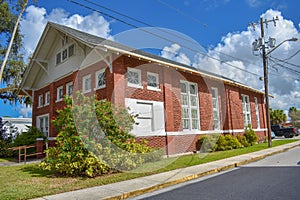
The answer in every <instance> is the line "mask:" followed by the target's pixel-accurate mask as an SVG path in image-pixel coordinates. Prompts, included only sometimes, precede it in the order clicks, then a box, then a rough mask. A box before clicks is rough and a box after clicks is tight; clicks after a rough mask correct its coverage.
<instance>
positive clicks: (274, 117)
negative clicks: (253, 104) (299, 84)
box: [270, 109, 287, 125]
mask: <svg viewBox="0 0 300 200" xmlns="http://www.w3.org/2000/svg"><path fill="white" fill-rule="evenodd" d="M270 119H271V124H272V125H274V124H282V123H284V122H286V119H287V116H286V114H285V113H284V111H283V110H272V109H270Z"/></svg>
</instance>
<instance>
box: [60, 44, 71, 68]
mask: <svg viewBox="0 0 300 200" xmlns="http://www.w3.org/2000/svg"><path fill="white" fill-rule="evenodd" d="M74 54H75V45H74V44H71V45H70V46H65V47H64V49H63V50H62V51H60V52H58V53H57V54H56V65H58V64H60V63H62V62H63V61H65V60H67V59H68V58H70V57H71V56H73V55H74Z"/></svg>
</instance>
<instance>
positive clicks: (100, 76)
mask: <svg viewBox="0 0 300 200" xmlns="http://www.w3.org/2000/svg"><path fill="white" fill-rule="evenodd" d="M95 80H96V89H100V88H104V87H105V86H106V73H105V69H101V70H99V71H97V72H96V79H95Z"/></svg>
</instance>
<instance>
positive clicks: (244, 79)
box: [163, 1, 300, 110]
mask: <svg viewBox="0 0 300 200" xmlns="http://www.w3.org/2000/svg"><path fill="white" fill-rule="evenodd" d="M252 3H254V1H252ZM276 16H278V18H279V20H278V21H276V26H275V27H274V24H273V22H270V23H269V24H268V28H266V29H265V35H266V41H268V40H269V37H273V38H276V41H277V42H276V45H278V44H280V43H281V42H282V41H284V40H286V39H290V38H293V37H297V38H299V39H300V34H299V31H298V30H297V27H296V26H297V25H298V26H300V24H297V25H294V23H293V22H292V21H290V20H287V19H284V17H283V16H282V14H281V12H279V11H276V10H272V9H270V10H268V11H266V12H265V13H264V14H262V15H261V17H263V18H266V19H272V18H273V17H276ZM260 34H261V33H260V27H259V26H258V27H257V28H256V30H255V31H254V30H253V29H252V28H251V27H249V28H248V29H247V30H245V31H242V32H235V33H228V34H227V35H226V36H224V37H223V38H222V39H221V42H220V43H219V44H218V45H217V46H216V47H215V48H213V49H210V50H209V51H208V53H207V56H204V55H203V54H197V55H195V57H194V60H191V63H192V64H191V65H192V66H194V67H197V68H199V69H202V70H207V71H210V72H213V73H217V74H220V75H223V76H225V77H228V78H231V79H233V80H236V81H238V82H241V83H243V84H246V85H248V86H250V87H254V88H256V89H258V90H263V89H264V82H263V81H260V77H263V67H262V65H263V64H262V56H261V55H260V54H258V55H257V56H256V55H254V54H253V52H252V42H253V41H254V40H255V39H258V38H259V37H260ZM299 49H300V42H285V43H283V44H282V45H280V47H278V48H276V50H274V51H273V52H272V53H271V54H270V56H272V57H273V59H280V60H284V59H286V58H289V57H290V56H291V55H293V54H295V53H296V52H297V51H298V50H299ZM181 50H182V49H180V46H179V45H172V46H171V47H166V48H165V49H164V51H163V56H164V57H167V58H170V59H173V60H176V59H178V55H180V53H181V54H184V52H180V51H181ZM268 50H269V51H270V49H268ZM257 53H259V52H257ZM270 56H269V58H271V57H270ZM211 57H213V58H215V59H212V58H211ZM219 60H220V61H221V62H220V61H219ZM275 61H276V60H274V61H272V60H269V62H268V67H269V92H270V93H271V94H272V95H274V96H275V99H271V100H270V102H271V107H272V108H274V109H284V110H288V109H289V107H291V106H296V107H297V108H299V109H300V98H295V96H296V95H295V94H296V93H297V94H298V91H300V83H299V82H300V81H298V80H299V79H300V78H299V76H300V69H299V67H295V66H293V65H290V64H287V63H284V62H279V61H278V60H277V61H276V62H275ZM286 61H287V62H289V63H292V64H295V65H299V63H300V53H299V54H297V55H295V56H294V57H292V58H291V59H289V60H286ZM229 65H232V66H229ZM287 67H288V68H289V69H288V68H287ZM236 68H240V69H241V70H239V69H236ZM293 70H294V71H293ZM245 71H248V72H251V73H247V72H245ZM296 71H299V73H296ZM253 74H254V75H253ZM298 96H300V94H298ZM294 104H295V105H294Z"/></svg>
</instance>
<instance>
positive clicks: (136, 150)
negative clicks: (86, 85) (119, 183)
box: [40, 93, 161, 177]
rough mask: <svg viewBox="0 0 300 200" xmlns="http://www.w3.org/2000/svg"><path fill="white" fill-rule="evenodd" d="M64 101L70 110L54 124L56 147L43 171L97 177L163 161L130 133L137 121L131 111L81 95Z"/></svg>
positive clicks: (59, 114)
mask: <svg viewBox="0 0 300 200" xmlns="http://www.w3.org/2000/svg"><path fill="white" fill-rule="evenodd" d="M64 101H65V104H66V106H65V107H64V108H63V109H62V110H59V111H57V117H56V118H55V119H53V120H52V124H53V125H54V127H55V128H56V130H57V131H58V135H57V137H56V146H55V147H51V148H49V149H48V150H46V151H47V153H48V157H47V158H46V159H45V160H44V161H43V162H42V163H41V164H40V167H41V168H42V169H45V170H51V171H55V172H59V173H61V174H65V175H69V176H88V177H94V176H97V175H100V174H105V173H108V172H111V171H121V170H131V169H134V168H136V167H138V166H140V165H141V164H143V163H145V162H148V161H153V160H157V159H159V158H160V157H161V154H160V153H156V152H155V151H154V149H153V148H150V147H148V146H147V145H146V143H137V142H136V141H135V139H134V136H133V135H131V134H130V133H129V131H130V130H131V129H132V127H133V124H134V123H135V121H134V116H132V115H130V114H129V113H128V110H127V109H124V108H121V107H117V108H116V107H113V106H112V105H111V104H110V102H107V101H99V100H97V99H96V98H95V96H92V97H85V96H84V95H82V94H80V93H78V94H77V95H76V97H75V99H74V100H73V99H71V98H70V97H66V98H65V100H64Z"/></svg>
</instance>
